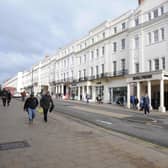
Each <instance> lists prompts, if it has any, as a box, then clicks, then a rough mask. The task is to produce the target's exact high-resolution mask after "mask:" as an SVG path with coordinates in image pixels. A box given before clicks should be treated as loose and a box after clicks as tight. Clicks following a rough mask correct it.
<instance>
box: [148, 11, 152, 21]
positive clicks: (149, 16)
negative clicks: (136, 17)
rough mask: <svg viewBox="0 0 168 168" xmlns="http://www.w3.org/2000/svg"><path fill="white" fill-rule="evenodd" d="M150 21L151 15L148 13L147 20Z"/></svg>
mask: <svg viewBox="0 0 168 168" xmlns="http://www.w3.org/2000/svg"><path fill="white" fill-rule="evenodd" d="M151 19H152V17H151V13H150V12H149V13H148V20H151Z"/></svg>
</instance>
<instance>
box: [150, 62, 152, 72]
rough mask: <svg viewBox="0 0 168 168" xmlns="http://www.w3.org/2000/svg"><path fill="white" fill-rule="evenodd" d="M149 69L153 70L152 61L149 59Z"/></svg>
mask: <svg viewBox="0 0 168 168" xmlns="http://www.w3.org/2000/svg"><path fill="white" fill-rule="evenodd" d="M149 71H150V72H151V71H152V61H151V60H149Z"/></svg>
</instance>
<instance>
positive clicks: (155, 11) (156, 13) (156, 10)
mask: <svg viewBox="0 0 168 168" xmlns="http://www.w3.org/2000/svg"><path fill="white" fill-rule="evenodd" d="M153 15H154V18H156V17H158V9H155V10H154V11H153Z"/></svg>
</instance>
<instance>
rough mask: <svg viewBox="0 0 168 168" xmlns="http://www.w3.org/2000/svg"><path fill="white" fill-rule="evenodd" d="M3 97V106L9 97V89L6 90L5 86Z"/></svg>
mask: <svg viewBox="0 0 168 168" xmlns="http://www.w3.org/2000/svg"><path fill="white" fill-rule="evenodd" d="M1 97H2V103H3V106H4V107H5V106H6V102H7V98H8V91H7V90H5V88H3V90H2V92H1Z"/></svg>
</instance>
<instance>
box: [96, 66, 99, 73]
mask: <svg viewBox="0 0 168 168" xmlns="http://www.w3.org/2000/svg"><path fill="white" fill-rule="evenodd" d="M98 74H99V67H98V65H97V66H96V75H98Z"/></svg>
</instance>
